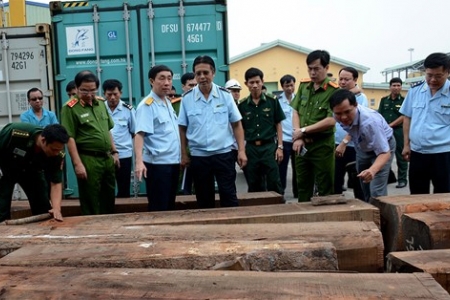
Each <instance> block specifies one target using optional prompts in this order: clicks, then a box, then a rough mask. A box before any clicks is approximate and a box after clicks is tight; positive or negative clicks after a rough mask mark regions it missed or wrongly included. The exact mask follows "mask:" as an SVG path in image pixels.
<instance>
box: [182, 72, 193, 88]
mask: <svg viewBox="0 0 450 300" xmlns="http://www.w3.org/2000/svg"><path fill="white" fill-rule="evenodd" d="M194 78H195V74H194V73H192V72H187V73H184V74H183V76H181V84H182V85H185V84H186V82H187V81H188V80H192V79H194Z"/></svg>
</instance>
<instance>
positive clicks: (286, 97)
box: [278, 74, 298, 198]
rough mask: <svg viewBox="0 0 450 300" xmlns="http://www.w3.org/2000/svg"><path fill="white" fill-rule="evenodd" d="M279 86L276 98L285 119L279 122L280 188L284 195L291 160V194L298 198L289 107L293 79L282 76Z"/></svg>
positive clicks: (291, 110)
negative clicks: (281, 150) (281, 146)
mask: <svg viewBox="0 0 450 300" xmlns="http://www.w3.org/2000/svg"><path fill="white" fill-rule="evenodd" d="M280 85H281V88H282V89H283V93H282V94H281V95H280V96H279V97H278V101H279V102H280V105H281V108H282V109H283V112H284V115H285V116H286V119H284V120H283V121H281V127H282V128H283V160H282V161H281V163H280V164H279V165H278V169H279V171H280V179H281V187H282V188H283V193H284V192H285V191H286V181H287V170H288V165H289V159H290V160H291V168H292V193H293V195H294V198H298V188H297V172H296V171H295V152H294V151H293V150H292V132H293V126H292V114H293V111H294V109H293V108H292V106H291V101H292V100H293V99H294V97H295V93H294V91H295V77H294V76H292V75H289V74H287V75H284V76H283V77H281V79H280Z"/></svg>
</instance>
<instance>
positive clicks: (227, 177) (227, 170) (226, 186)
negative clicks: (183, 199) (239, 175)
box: [190, 151, 238, 208]
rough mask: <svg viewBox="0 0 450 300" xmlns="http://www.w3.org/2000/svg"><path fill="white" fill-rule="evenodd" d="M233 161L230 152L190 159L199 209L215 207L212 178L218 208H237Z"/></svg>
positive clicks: (233, 157) (233, 158)
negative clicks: (215, 185)
mask: <svg viewBox="0 0 450 300" xmlns="http://www.w3.org/2000/svg"><path fill="white" fill-rule="evenodd" d="M235 161H236V159H235V156H234V155H233V152H232V151H230V152H227V153H223V154H216V155H211V156H192V157H191V165H190V168H191V171H192V178H193V179H194V188H195V195H196V198H197V204H198V206H199V208H214V207H215V189H214V178H215V179H216V181H217V185H218V188H219V196H220V206H221V207H231V206H238V199H237V195H236V168H235Z"/></svg>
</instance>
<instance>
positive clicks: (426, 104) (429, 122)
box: [400, 53, 450, 194]
mask: <svg viewBox="0 0 450 300" xmlns="http://www.w3.org/2000/svg"><path fill="white" fill-rule="evenodd" d="M423 65H424V67H425V81H424V82H421V83H419V84H417V85H416V86H414V87H412V88H411V89H410V90H409V91H408V94H407V95H406V98H405V101H403V104H402V107H401V108H400V113H401V114H403V116H404V117H403V138H404V146H403V153H402V154H403V157H404V158H405V160H407V161H409V189H410V191H411V194H429V193H430V181H431V183H432V184H433V187H434V190H433V192H434V193H448V192H450V172H449V170H450V81H449V80H448V77H449V70H450V58H449V57H448V55H447V54H445V53H432V54H430V55H429V56H428V57H427V58H426V59H425V61H424V63H423Z"/></svg>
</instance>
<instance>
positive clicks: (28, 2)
mask: <svg viewBox="0 0 450 300" xmlns="http://www.w3.org/2000/svg"><path fill="white" fill-rule="evenodd" d="M10 1H11V0H10ZM25 5H30V6H39V7H46V8H48V3H41V2H35V1H28V0H27V1H25ZM3 6H5V7H8V6H9V1H8V2H5V3H4V4H3Z"/></svg>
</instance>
